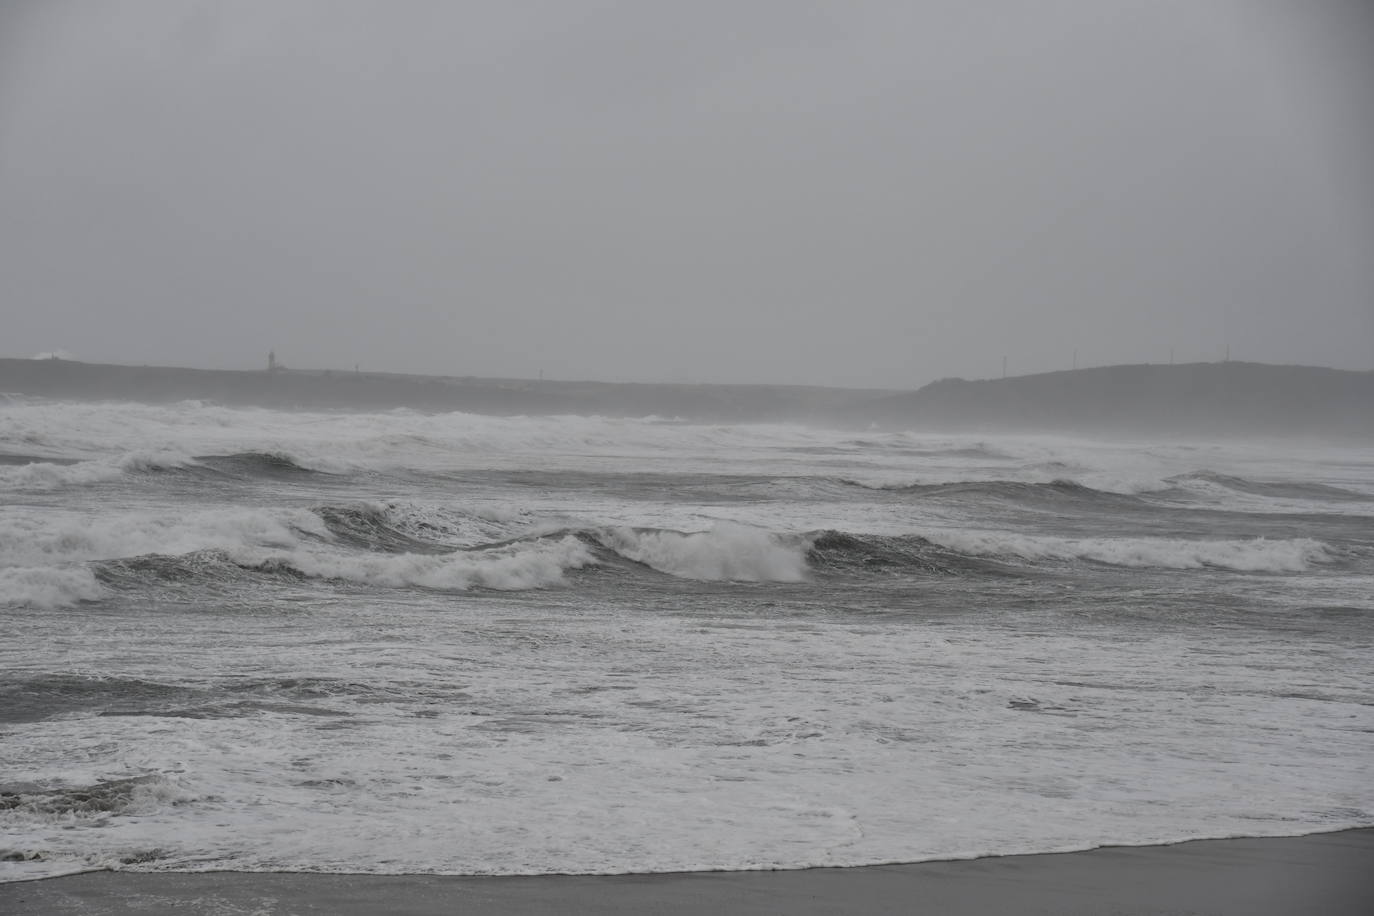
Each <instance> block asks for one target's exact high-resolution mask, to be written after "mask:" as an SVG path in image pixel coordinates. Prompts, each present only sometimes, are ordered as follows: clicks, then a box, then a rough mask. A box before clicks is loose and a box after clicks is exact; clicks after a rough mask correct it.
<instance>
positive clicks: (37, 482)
mask: <svg viewBox="0 0 1374 916" xmlns="http://www.w3.org/2000/svg"><path fill="white" fill-rule="evenodd" d="M195 464H196V459H194V458H192V457H191V456H189V455H186V454H183V453H181V452H177V451H171V450H161V451H139V452H128V453H126V454H123V455H119V456H115V457H107V458H96V459H92V460H90V461H75V462H73V461H54V460H51V459H36V460H33V461H30V462H27V463H24V464H17V463H16V464H10V465H9V466H6V467H0V487H6V488H12V489H17V490H56V489H59V488H62V487H72V486H88V485H90V484H97V483H105V482H107V481H111V480H118V479H120V478H122V477H125V476H128V475H130V474H146V473H151V472H156V471H167V470H173V469H180V468H188V467H193V466H195Z"/></svg>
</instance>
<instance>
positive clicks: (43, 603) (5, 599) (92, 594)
mask: <svg viewBox="0 0 1374 916" xmlns="http://www.w3.org/2000/svg"><path fill="white" fill-rule="evenodd" d="M104 596H105V589H104V588H103V587H102V586H101V584H100V583H99V582H98V581H97V580H96V577H95V574H94V573H93V572H92V571H91V570H90V569H87V568H86V567H84V566H72V567H56V566H47V567H43V566H40V567H24V566H18V567H15V566H11V567H0V607H31V608H41V609H44V610H52V609H54V608H60V607H73V606H75V605H77V604H80V603H81V602H83V601H99V600H100V599H101V598H103V597H104Z"/></svg>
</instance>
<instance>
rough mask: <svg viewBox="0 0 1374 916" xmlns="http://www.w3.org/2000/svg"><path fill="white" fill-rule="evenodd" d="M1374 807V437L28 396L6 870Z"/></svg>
mask: <svg viewBox="0 0 1374 916" xmlns="http://www.w3.org/2000/svg"><path fill="white" fill-rule="evenodd" d="M1370 825H1374V449H1372V448H1370V447H1369V446H1368V445H1365V446H1359V445H1355V444H1322V443H1317V442H1310V441H1297V440H1289V441H1273V442H1258V441H1256V442H1240V441H1229V442H1198V441H1182V440H1177V441H1175V440H1161V439H1158V438H1155V439H1151V438H1148V437H1141V438H1139V439H1137V440H1127V439H1117V440H1112V441H1094V440H1087V439H1070V438H1063V437H1052V436H1003V435H997V434H996V433H995V432H992V431H989V432H986V433H981V434H977V435H958V436H954V435H937V434H932V433H923V432H920V431H912V430H904V429H896V428H886V429H867V430H852V429H851V430H838V429H822V428H812V427H807V426H802V425H792V424H753V425H719V424H703V423H694V422H684V421H682V420H679V419H675V418H671V417H646V418H639V419H620V418H610V417H594V416H593V417H582V416H558V417H533V416H531V417H491V416H476V415H470V414H463V413H448V414H426V413H418V412H413V411H408V410H393V411H389V412H375V413H356V412H313V413H312V412H302V411H282V410H271V409H260V408H232V407H226V406H220V405H216V404H211V403H202V402H184V403H177V404H164V405H140V404H132V403H77V402H62V401H53V400H42V399H37V398H24V397H17V396H10V397H8V398H7V399H3V400H0V880H4V881H16V880H23V879H30V878H40V877H45V876H52V875H60V874H66V873H72V872H81V871H89V870H99V869H126V870H137V871H209V870H230V871H246V872H251V871H269V870H270V871H299V872H348V873H370V874H381V873H435V874H545V873H622V872H668V871H681V870H697V869H727V870H728V869H773V868H802V867H808V866H843V865H860V864H870V863H883V862H912V861H920V860H928V859H955V858H967V857H977V856H988V855H998V854H1011V853H1031V852H1046V851H1063V850H1074V849H1084V848H1089V847H1094V846H1100V845H1105V844H1153V843H1165V842H1170V841H1177V840H1184V839H1190V838H1201V837H1226V836H1237V835H1244V836H1269V835H1297V834H1305V833H1312V832H1319V831H1330V830H1337V829H1341V828H1347V827H1356V826H1370Z"/></svg>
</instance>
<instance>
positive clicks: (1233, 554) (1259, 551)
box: [928, 529, 1336, 572]
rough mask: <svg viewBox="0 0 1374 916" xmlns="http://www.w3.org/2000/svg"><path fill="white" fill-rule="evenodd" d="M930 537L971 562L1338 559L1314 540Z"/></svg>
mask: <svg viewBox="0 0 1374 916" xmlns="http://www.w3.org/2000/svg"><path fill="white" fill-rule="evenodd" d="M928 536H929V537H930V538H931V540H933V541H935V542H936V543H939V544H941V545H943V546H945V547H948V548H949V549H951V550H955V551H958V552H959V553H962V554H965V555H968V556H974V557H990V558H999V557H1000V558H1009V559H1021V560H1030V561H1037V560H1059V561H1089V562H1093V563H1102V564H1106V565H1110V566H1125V567H1136V568H1156V569H1202V568H1213V569H1229V570H1234V571H1237V572H1302V571H1304V570H1307V569H1311V568H1312V567H1313V566H1314V565H1317V564H1322V563H1331V562H1334V561H1335V560H1336V557H1335V556H1334V555H1333V553H1332V551H1331V548H1330V547H1329V546H1328V545H1326V544H1324V543H1322V542H1321V541H1318V540H1315V539H1313V538H1294V539H1285V540H1279V539H1275V540H1270V539H1267V538H1251V539H1236V540H1190V539H1183V538H1164V537H1161V538H1116V537H1108V538H1061V537H1040V536H1033V535H1023V534H1014V533H1011V532H1001V531H967V530H953V529H951V530H942V531H939V532H933V533H930V534H929V535H928Z"/></svg>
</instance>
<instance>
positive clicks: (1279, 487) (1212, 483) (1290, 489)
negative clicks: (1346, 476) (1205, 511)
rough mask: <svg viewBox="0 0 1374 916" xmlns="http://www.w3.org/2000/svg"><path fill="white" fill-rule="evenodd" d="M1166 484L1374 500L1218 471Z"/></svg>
mask: <svg viewBox="0 0 1374 916" xmlns="http://www.w3.org/2000/svg"><path fill="white" fill-rule="evenodd" d="M1165 482H1166V483H1169V484H1172V485H1173V486H1174V487H1176V488H1177V487H1182V488H1185V489H1187V488H1196V487H1198V486H1199V485H1201V486H1202V487H1204V488H1206V487H1221V488H1224V489H1227V490H1232V491H1234V492H1237V493H1248V494H1250V495H1251V496H1268V497H1273V498H1278V499H1315V500H1359V501H1370V500H1374V497H1371V496H1368V495H1366V494H1364V493H1356V492H1355V491H1353V490H1346V489H1343V488H1341V487H1333V486H1331V485H1329V484H1324V483H1304V482H1301V481H1283V482H1277V481H1276V482H1266V481H1258V480H1247V479H1246V478H1244V477H1236V476H1234V475H1231V474H1219V473H1217V472H1215V471H1194V472H1192V473H1189V474H1178V475H1176V476H1174V477H1170V478H1169V479H1168V480H1167V481H1165Z"/></svg>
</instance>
